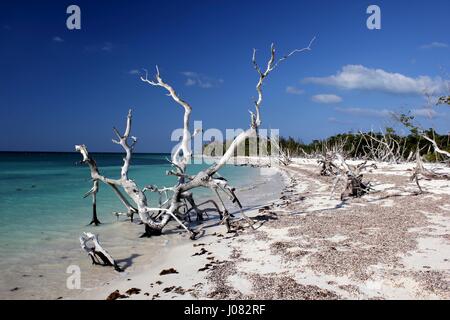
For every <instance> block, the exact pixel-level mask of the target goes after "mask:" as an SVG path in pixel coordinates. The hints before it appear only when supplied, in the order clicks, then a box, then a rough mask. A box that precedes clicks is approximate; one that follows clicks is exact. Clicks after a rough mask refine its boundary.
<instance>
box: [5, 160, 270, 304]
mask: <svg viewBox="0 0 450 320" xmlns="http://www.w3.org/2000/svg"><path fill="white" fill-rule="evenodd" d="M92 155H93V157H94V158H95V159H96V161H97V163H98V165H99V167H100V168H101V172H102V174H104V175H106V176H108V177H117V176H118V175H119V173H120V166H121V164H122V155H121V154H92ZM167 156H168V155H165V154H135V155H134V157H133V162H132V166H131V169H130V177H131V178H133V179H135V180H136V181H137V182H138V185H140V186H144V185H146V184H155V185H158V186H171V185H173V184H174V183H175V181H176V179H175V178H174V177H170V176H166V175H165V171H166V170H168V169H170V164H168V162H167V161H166V157H167ZM79 160H80V155H79V154H75V153H0V244H1V246H0V256H1V257H2V259H0V270H1V273H0V298H16V297H29V298H35V299H36V298H51V299H55V298H57V297H59V295H60V294H62V293H64V292H65V290H66V282H65V280H66V278H67V276H68V274H66V269H67V267H68V266H69V265H71V264H74V263H75V264H77V265H79V266H80V267H81V268H89V267H90V266H89V260H88V259H87V258H86V257H85V254H84V253H83V252H82V251H81V249H80V247H79V242H78V237H79V235H80V234H81V233H82V232H83V231H91V232H95V233H99V234H100V241H101V242H102V244H104V246H105V247H107V248H108V250H109V251H110V252H121V253H122V252H128V255H127V256H126V257H125V256H124V257H123V258H124V261H122V262H123V263H125V264H128V263H132V260H133V259H135V258H138V257H136V256H133V253H130V252H131V251H133V250H135V249H136V251H139V252H142V249H143V248H142V246H146V247H145V251H148V252H149V253H150V254H151V252H152V250H153V251H154V250H158V247H159V246H160V245H161V243H164V241H168V240H167V239H168V238H167V236H163V237H160V239H149V240H145V241H137V238H138V236H139V234H140V233H141V232H142V229H143V228H142V226H137V225H134V224H131V223H129V222H125V221H119V222H117V219H116V217H115V216H113V215H112V214H111V213H112V212H113V211H122V210H123V206H122V204H121V203H120V202H119V200H118V199H117V198H116V196H115V195H114V193H113V192H112V191H111V189H110V188H109V187H106V186H105V185H100V192H99V193H98V197H97V198H98V200H97V202H98V204H97V211H98V216H99V219H100V221H101V222H102V225H101V226H100V227H94V226H87V224H88V223H89V222H90V219H91V213H92V211H91V210H92V208H91V199H90V198H86V199H83V195H84V194H85V193H86V192H87V191H88V190H89V189H90V188H91V181H90V177H89V170H88V168H86V167H85V166H84V165H80V164H77V162H79ZM205 166H206V165H191V166H190V172H189V173H191V174H193V173H195V172H196V171H198V170H200V169H201V168H204V167H205ZM220 173H221V174H222V175H224V176H226V177H227V179H228V180H229V181H230V183H231V184H232V185H234V186H236V187H238V190H239V189H241V190H243V193H244V194H247V196H246V199H247V201H246V203H245V204H244V205H246V206H250V205H253V204H256V203H258V202H260V201H261V200H262V199H264V198H267V196H268V195H270V190H266V194H264V193H260V194H253V191H252V189H251V188H247V187H246V186H250V185H252V184H255V183H258V182H261V183H264V181H265V178H264V177H261V176H260V171H259V170H258V169H253V168H248V167H236V166H226V167H224V168H223V169H222V170H221V172H220ZM195 192H196V195H197V197H205V196H206V195H207V194H208V190H206V189H199V190H196V191H195ZM151 203H153V204H156V198H153V199H152V200H151ZM122 220H123V219H122ZM169 233H170V232H169ZM138 249H139V250H138ZM118 258H121V257H118ZM125 260H126V261H125ZM110 272H111V271H109V270H108V271H107V272H106V273H110ZM107 276H108V275H107V274H105V276H104V277H103V278H102V276H99V275H98V274H97V276H96V277H97V278H96V279H87V280H88V283H89V285H91V286H95V285H96V284H98V283H100V282H101V281H103V280H105V279H107Z"/></svg>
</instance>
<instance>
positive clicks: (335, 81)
mask: <svg viewBox="0 0 450 320" xmlns="http://www.w3.org/2000/svg"><path fill="white" fill-rule="evenodd" d="M303 81H304V82H306V83H315V84H319V85H328V86H333V87H337V88H342V89H348V90H354V89H359V90H371V91H380V92H386V93H395V94H424V93H425V92H428V93H439V92H443V91H444V90H445V88H446V86H447V85H448V84H447V82H446V81H445V80H443V79H442V78H441V77H435V78H431V77H429V76H419V77H416V78H411V77H407V76H405V75H403V74H400V73H391V72H387V71H384V70H382V69H370V68H366V67H364V66H362V65H346V66H344V67H342V70H341V71H339V72H338V73H337V74H336V75H332V76H328V77H309V78H305V79H304V80H303Z"/></svg>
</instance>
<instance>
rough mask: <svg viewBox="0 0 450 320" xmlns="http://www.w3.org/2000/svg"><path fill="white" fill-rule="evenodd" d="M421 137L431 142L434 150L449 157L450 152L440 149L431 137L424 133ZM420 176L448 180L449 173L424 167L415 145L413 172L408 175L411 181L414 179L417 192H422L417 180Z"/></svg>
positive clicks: (449, 177) (428, 178)
mask: <svg viewBox="0 0 450 320" xmlns="http://www.w3.org/2000/svg"><path fill="white" fill-rule="evenodd" d="M422 138H424V139H425V140H427V141H429V142H431V144H432V145H433V148H434V151H435V152H437V153H439V154H442V155H444V156H446V157H449V158H450V153H449V152H447V151H445V150H441V149H440V148H439V147H438V145H437V143H436V141H434V140H433V139H431V138H429V137H427V136H426V135H422ZM421 177H422V178H424V179H427V180H433V179H434V180H450V175H448V174H445V173H438V172H436V171H434V170H430V169H427V168H425V166H424V164H423V161H422V156H421V155H420V149H419V147H417V150H416V166H415V168H414V170H413V174H412V175H411V177H410V180H411V181H415V183H416V185H417V187H418V188H419V193H423V189H422V187H421V186H420V183H419V180H420V179H421Z"/></svg>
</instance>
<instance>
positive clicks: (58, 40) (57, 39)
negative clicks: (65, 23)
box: [52, 36, 64, 42]
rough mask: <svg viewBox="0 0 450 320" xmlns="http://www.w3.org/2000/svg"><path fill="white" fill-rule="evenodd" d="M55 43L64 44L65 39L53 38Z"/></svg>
mask: <svg viewBox="0 0 450 320" xmlns="http://www.w3.org/2000/svg"><path fill="white" fill-rule="evenodd" d="M52 40H53V41H54V42H64V39H63V38H61V37H58V36H56V37H53V39H52Z"/></svg>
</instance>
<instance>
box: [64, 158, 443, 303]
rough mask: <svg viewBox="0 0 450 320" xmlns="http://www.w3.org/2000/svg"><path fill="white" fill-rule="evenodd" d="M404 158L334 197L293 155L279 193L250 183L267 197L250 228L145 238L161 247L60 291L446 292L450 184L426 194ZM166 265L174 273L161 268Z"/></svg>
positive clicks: (238, 295)
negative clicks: (356, 193) (364, 189)
mask: <svg viewBox="0 0 450 320" xmlns="http://www.w3.org/2000/svg"><path fill="white" fill-rule="evenodd" d="M412 167H413V165H412V164H401V165H388V164H378V169H374V170H372V172H371V173H368V174H366V175H365V180H367V179H368V180H370V181H372V182H373V184H374V189H375V191H373V192H372V193H371V194H369V195H366V196H364V197H362V198H360V199H350V200H348V201H346V202H345V203H342V202H341V201H340V200H339V192H338V193H337V194H335V195H334V196H333V198H332V199H330V191H331V187H332V182H331V180H330V179H331V178H328V177H321V176H319V174H318V172H319V169H318V166H317V164H316V161H315V160H311V159H309V160H306V159H297V160H296V161H295V163H294V164H291V165H290V166H289V167H288V168H280V169H279V172H280V173H281V174H282V175H283V178H284V184H285V186H284V189H283V190H282V192H281V194H280V190H273V192H270V190H271V189H270V184H269V182H270V179H271V178H272V177H275V176H271V175H268V176H267V181H266V183H265V184H263V185H264V186H265V187H263V185H259V186H256V187H255V189H253V190H251V192H257V193H258V194H265V196H264V197H263V198H264V199H266V201H264V202H265V203H261V204H260V206H255V207H254V208H253V209H248V210H247V211H246V213H247V215H249V216H251V217H253V219H254V220H255V221H256V223H255V228H256V230H251V229H250V228H248V226H247V225H246V224H245V223H242V226H243V228H239V230H238V231H237V232H236V233H231V234H230V233H226V228H225V227H224V226H220V225H214V226H211V227H207V228H205V235H204V236H203V237H201V238H200V239H198V240H195V241H190V240H188V239H187V238H186V236H185V235H182V234H180V235H177V234H173V235H165V236H162V237H161V238H160V239H158V238H154V239H149V240H150V241H156V242H158V244H159V246H160V250H159V251H156V252H152V253H151V254H150V253H149V255H151V257H149V256H147V257H146V258H141V259H136V261H135V262H134V263H133V264H132V265H131V266H130V267H129V268H127V269H126V271H125V272H124V273H116V272H114V271H111V270H109V269H108V268H106V267H99V266H91V267H90V268H91V269H90V270H87V271H88V272H94V273H95V272H102V271H104V272H106V273H109V274H110V275H111V279H110V280H108V281H106V282H104V283H103V284H101V285H98V286H95V287H91V286H89V283H86V282H83V281H82V287H83V289H82V290H80V291H77V292H74V294H73V295H72V294H70V295H69V296H67V297H64V298H69V299H70V298H76V299H106V298H107V297H108V296H110V295H111V293H114V292H115V291H116V290H117V292H116V294H113V295H112V296H111V297H114V298H117V297H119V296H120V297H119V299H449V298H450V291H449V281H450V262H449V259H450V243H449V241H450V205H449V203H450V202H449V200H450V183H449V182H448V181H422V182H421V184H422V186H423V189H424V191H425V193H424V194H421V195H417V187H416V185H415V184H414V183H413V182H410V181H409V175H410V172H409V171H408V170H409V169H411V168H412ZM265 170H274V169H265ZM444 170H447V171H449V169H448V168H445V169H444ZM268 186H269V189H267V187H268ZM247 192H249V190H247ZM244 198H245V197H244ZM243 202H244V203H245V201H243ZM210 221H217V220H214V219H213V220H210ZM175 238H177V239H178V240H174V239H175ZM136 241H139V240H138V239H136ZM171 268H173V269H174V270H175V271H176V273H169V274H165V275H160V273H161V271H163V270H170V269H171ZM172 271H173V270H172ZM130 289H131V290H130Z"/></svg>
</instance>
